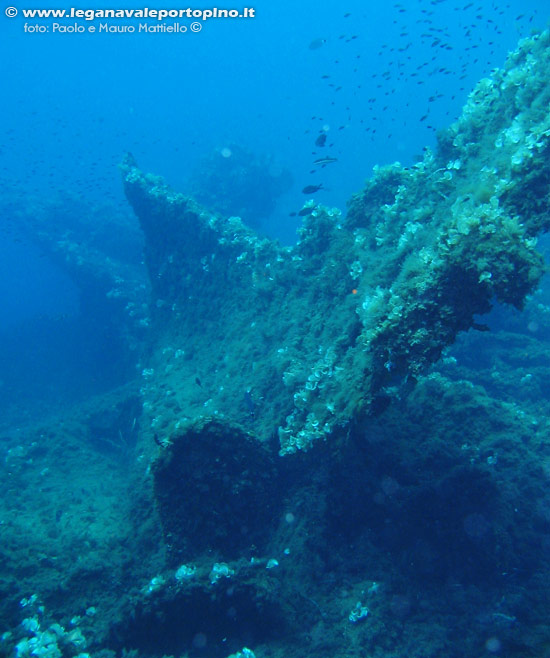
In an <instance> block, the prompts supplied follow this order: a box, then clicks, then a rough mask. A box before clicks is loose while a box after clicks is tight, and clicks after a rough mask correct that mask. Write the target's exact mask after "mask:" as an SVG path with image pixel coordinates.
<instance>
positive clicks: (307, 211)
mask: <svg viewBox="0 0 550 658" xmlns="http://www.w3.org/2000/svg"><path fill="white" fill-rule="evenodd" d="M314 210H315V206H307V207H306V208H302V210H300V211H298V215H300V217H306V215H311V213H312V212H313V211H314Z"/></svg>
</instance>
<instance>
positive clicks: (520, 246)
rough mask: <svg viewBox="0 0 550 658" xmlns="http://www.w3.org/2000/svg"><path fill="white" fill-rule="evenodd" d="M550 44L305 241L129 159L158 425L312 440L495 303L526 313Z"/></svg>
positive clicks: (357, 414) (544, 168)
mask: <svg viewBox="0 0 550 658" xmlns="http://www.w3.org/2000/svg"><path fill="white" fill-rule="evenodd" d="M549 42H550V37H549V35H548V33H547V32H545V33H543V34H541V35H539V36H535V37H532V38H530V39H526V40H524V41H523V42H522V43H521V44H520V46H519V49H518V51H517V52H515V53H513V54H512V55H511V56H510V57H509V59H508V61H507V63H506V65H505V67H504V68H503V69H502V70H500V71H495V72H494V74H493V75H492V76H491V78H488V79H485V80H482V81H481V82H480V83H479V84H478V85H477V87H476V89H475V90H474V91H473V92H472V94H471V95H470V97H469V99H468V102H467V104H466V106H465V108H464V111H463V114H462V116H461V117H460V119H459V120H458V121H457V122H456V123H455V124H454V125H453V126H451V128H450V129H449V130H447V131H446V132H444V133H442V134H441V135H440V136H439V146H438V149H437V151H436V152H435V153H431V152H429V151H428V152H426V154H425V156H424V159H423V160H422V161H421V162H419V163H418V164H416V165H415V166H414V167H411V168H406V167H402V166H401V165H399V164H398V163H397V164H395V165H390V166H387V167H382V168H377V169H375V172H374V176H373V177H372V179H371V180H370V181H368V182H367V185H366V187H365V190H364V191H363V192H361V193H360V194H357V195H355V196H354V198H353V199H352V200H351V202H350V206H349V211H348V214H347V217H345V218H344V217H343V216H342V215H341V213H340V211H338V210H337V209H330V208H326V207H323V206H315V207H313V210H312V212H311V213H310V214H308V215H307V216H306V217H305V219H304V222H303V225H302V228H301V229H300V231H299V241H298V243H297V245H296V246H294V247H292V248H283V247H280V246H279V245H278V244H277V243H275V242H272V241H269V240H266V239H260V238H259V237H258V236H257V235H256V234H254V233H253V232H252V231H251V230H249V229H247V228H246V227H245V226H244V225H243V224H242V222H241V221H240V220H239V219H238V218H229V219H223V218H221V217H219V216H217V215H212V214H211V213H208V212H207V211H206V210H204V209H203V208H201V207H200V206H198V205H197V204H196V203H195V202H194V201H193V200H192V199H190V198H188V197H185V196H184V195H181V194H177V193H174V192H173V191H171V190H170V189H169V188H168V187H167V186H166V185H165V184H164V183H163V181H162V179H159V178H158V177H153V176H150V175H144V174H142V173H141V172H140V171H139V169H138V168H137V165H136V163H135V162H134V161H133V160H132V159H131V158H128V159H127V160H126V161H125V162H124V164H123V165H122V170H123V174H124V180H125V188H126V193H127V196H128V198H129V200H130V202H131V203H132V205H133V207H134V210H135V212H136V214H137V215H138V217H139V219H140V222H141V225H142V228H143V230H144V233H145V238H146V256H147V266H148V269H149V275H150V278H151V283H152V287H153V295H154V306H155V309H154V317H153V328H154V333H155V341H156V347H155V349H154V350H153V353H152V355H151V359H150V361H149V363H148V365H150V366H151V368H153V370H154V375H153V376H152V377H151V378H150V379H149V381H148V382H147V383H146V385H145V387H144V396H145V405H146V409H151V410H152V411H151V413H152V414H153V413H154V415H153V416H152V417H151V419H150V423H151V430H152V431H157V432H161V433H165V434H167V435H169V434H170V433H171V432H173V431H174V429H177V426H178V423H179V422H182V421H185V420H187V419H193V418H195V417H197V416H200V415H202V414H204V413H206V414H207V415H208V414H213V415H214V416H218V417H220V418H225V419H227V420H228V421H236V422H243V423H245V424H246V425H247V429H249V430H250V431H252V432H253V433H254V434H255V435H256V436H257V437H258V438H259V439H260V440H268V439H269V437H271V436H272V435H273V433H274V432H277V433H278V435H279V439H280V443H281V454H289V453H292V452H294V451H296V450H300V449H307V448H309V447H310V446H311V445H313V444H314V443H315V442H316V441H318V440H325V439H328V438H329V437H338V436H342V435H345V432H346V431H347V430H346V428H348V427H349V425H350V423H353V422H356V421H358V420H359V419H360V418H362V417H363V416H366V415H372V414H373V413H376V412H377V410H378V409H379V407H380V400H381V399H384V398H391V396H392V393H391V391H392V390H393V389H394V388H395V386H396V385H397V386H402V385H403V384H404V383H405V382H407V381H409V382H411V381H413V380H414V379H415V378H417V377H418V376H419V375H420V374H422V373H423V372H424V371H425V370H426V368H427V367H428V366H429V365H430V364H432V363H434V362H435V361H437V360H438V359H439V357H440V355H441V352H442V350H443V349H444V348H445V347H446V346H447V345H449V344H451V343H452V342H453V341H454V340H455V338H456V336H457V335H458V333H459V332H462V331H465V330H467V329H469V328H470V327H471V326H472V325H473V324H474V316H475V315H477V314H483V313H487V312H488V311H489V310H490V309H491V307H492V305H493V303H494V301H495V300H496V301H499V302H504V303H506V304H510V305H513V306H515V307H517V308H522V306H523V304H524V301H525V298H526V296H527V295H528V294H529V293H531V292H532V291H533V290H534V289H535V288H536V286H537V284H538V282H539V280H540V278H541V276H542V274H543V271H544V266H543V262H542V258H541V256H540V254H539V253H538V252H537V250H536V236H537V235H538V234H539V233H540V232H541V231H543V230H547V229H548V228H549V226H550V214H549V213H548V203H547V201H548V185H547V182H548V180H549V179H550V166H549V164H548V163H549V158H548V153H549V151H550V115H549V112H548V107H549V104H550V81H549V77H550V74H549V71H550V66H548V58H549V55H548V53H549V50H550V49H549ZM176 353H179V354H185V357H184V358H181V359H179V360H178V361H177V362H176V360H175V359H174V358H173V356H172V355H173V354H176ZM196 378H199V380H200V382H202V386H201V390H197V387H196V386H194V385H193V382H194V381H195V379H196ZM245 396H250V399H252V400H254V405H255V413H254V417H253V418H251V417H250V416H249V415H247V409H246V404H245ZM167 399H169V400H170V401H171V402H170V403H168V402H167ZM382 406H384V405H382Z"/></svg>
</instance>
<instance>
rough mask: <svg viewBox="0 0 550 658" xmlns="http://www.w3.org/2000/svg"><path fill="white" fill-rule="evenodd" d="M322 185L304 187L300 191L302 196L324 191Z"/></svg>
mask: <svg viewBox="0 0 550 658" xmlns="http://www.w3.org/2000/svg"><path fill="white" fill-rule="evenodd" d="M324 189H325V188H324V187H323V183H321V184H320V185H306V186H305V187H304V189H303V190H302V194H315V192H318V191H319V190H324Z"/></svg>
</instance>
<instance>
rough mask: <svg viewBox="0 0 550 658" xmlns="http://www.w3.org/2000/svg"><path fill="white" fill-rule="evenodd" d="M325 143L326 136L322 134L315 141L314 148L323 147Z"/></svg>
mask: <svg viewBox="0 0 550 658" xmlns="http://www.w3.org/2000/svg"><path fill="white" fill-rule="evenodd" d="M326 141H327V134H326V133H325V132H323V133H321V134H320V135H319V137H317V139H316V140H315V146H324V145H325V142H326Z"/></svg>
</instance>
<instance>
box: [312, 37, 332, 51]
mask: <svg viewBox="0 0 550 658" xmlns="http://www.w3.org/2000/svg"><path fill="white" fill-rule="evenodd" d="M326 42H327V40H326V39H313V41H312V42H311V43H310V44H309V46H308V47H309V49H310V50H319V48H322V47H323V46H324V45H325V43H326Z"/></svg>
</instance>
